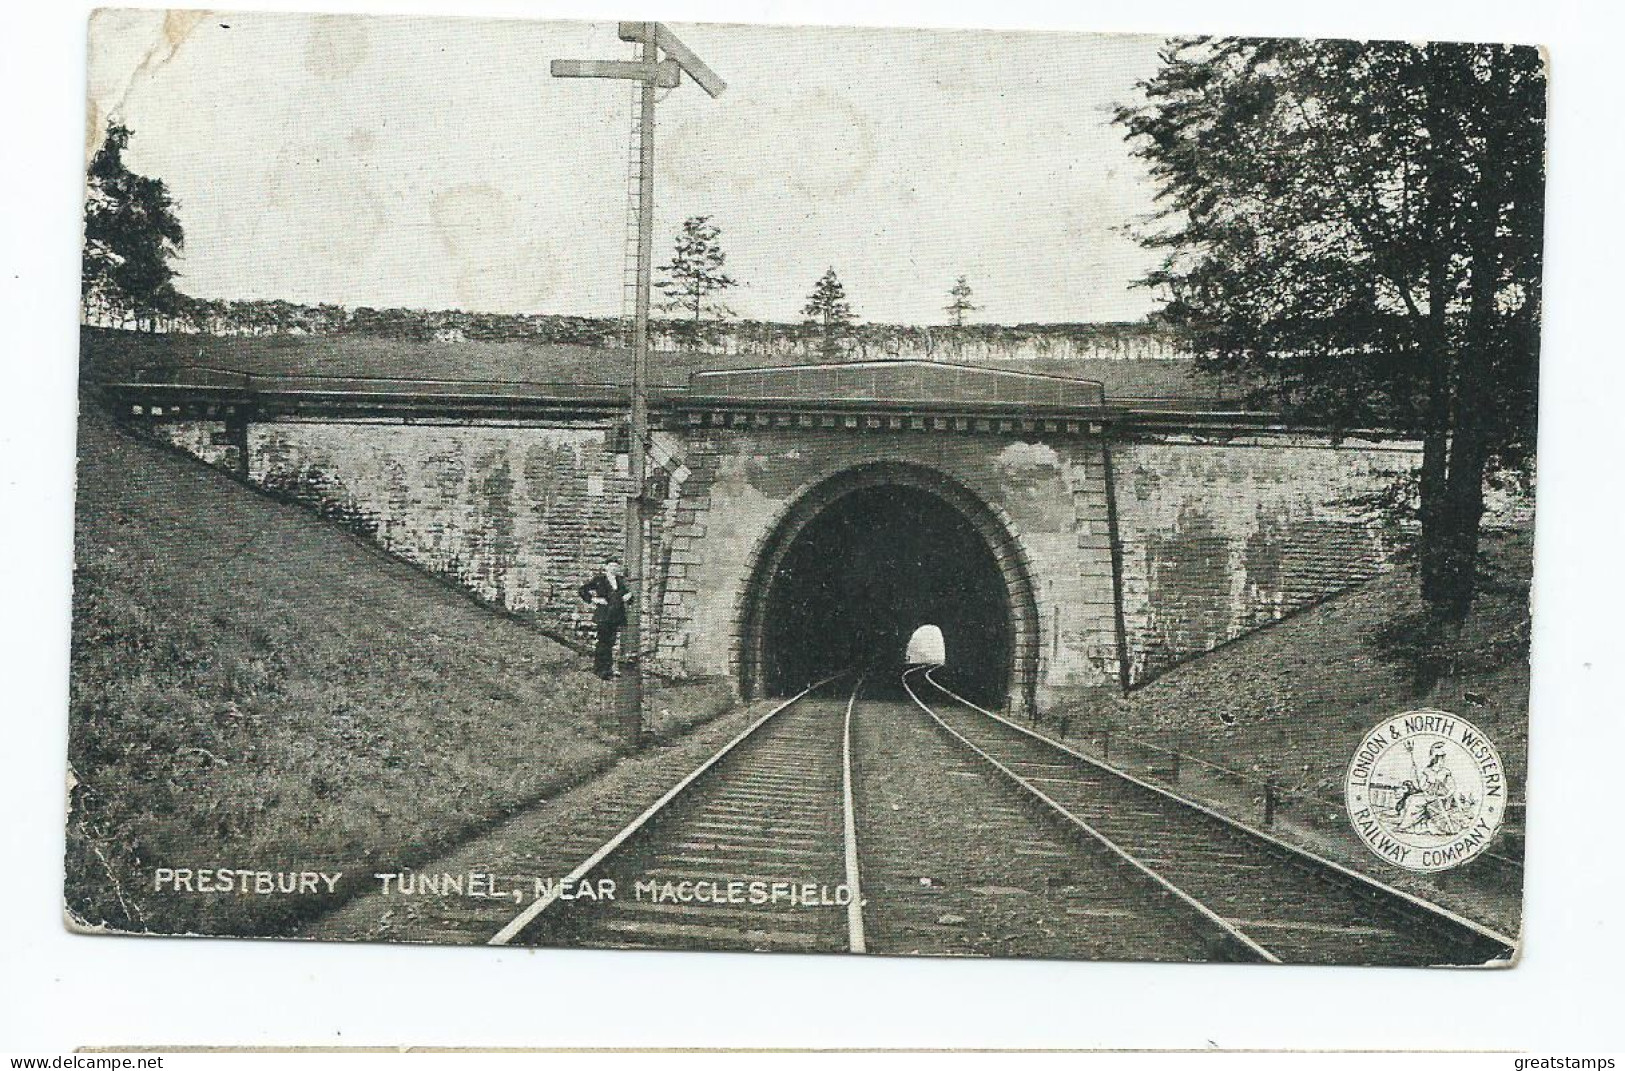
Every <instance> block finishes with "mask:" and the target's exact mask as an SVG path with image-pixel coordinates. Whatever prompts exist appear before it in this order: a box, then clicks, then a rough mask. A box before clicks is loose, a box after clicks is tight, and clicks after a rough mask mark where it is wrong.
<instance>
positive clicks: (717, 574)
mask: <svg viewBox="0 0 1625 1071" xmlns="http://www.w3.org/2000/svg"><path fill="white" fill-rule="evenodd" d="M881 458H883V459H885V460H887V461H889V462H896V463H904V464H908V465H913V466H918V467H919V468H920V469H923V470H927V471H929V472H932V473H936V474H940V475H941V476H944V477H946V478H948V479H949V480H952V481H954V482H955V483H957V484H959V485H961V486H962V487H963V488H965V489H966V490H968V491H969V492H970V493H971V494H973V495H974V496H976V497H977V498H978V499H980V500H981V501H982V502H983V503H985V504H986V505H987V506H988V507H989V508H991V510H992V511H993V512H994V513H995V515H996V516H997V518H998V521H999V523H1000V524H1001V525H1003V526H1004V527H1005V528H1006V530H1007V531H1008V533H1009V535H1010V536H1011V537H1012V538H1013V541H1014V544H1015V546H1016V547H1018V548H1019V552H1020V554H1021V556H1022V557H1023V558H1024V559H1025V560H1026V561H1027V562H1028V563H1029V564H1030V567H1031V571H1032V578H1031V579H1032V580H1033V582H1034V583H1033V595H1034V598H1035V601H1036V603H1037V609H1038V616H1039V621H1040V630H1039V632H1040V640H1041V643H1040V650H1039V651H1038V663H1039V664H1038V671H1037V672H1038V676H1037V693H1038V697H1039V699H1040V701H1041V702H1042V701H1044V700H1045V699H1046V698H1048V697H1053V696H1054V695H1056V694H1057V693H1059V692H1061V691H1063V690H1078V689H1092V688H1099V687H1103V686H1110V685H1111V684H1113V683H1114V682H1115V681H1116V678H1117V650H1116V640H1115V624H1114V620H1113V604H1112V572H1111V551H1110V546H1109V541H1108V533H1107V526H1106V503H1105V473H1104V468H1103V466H1102V463H1101V458H1100V449H1099V444H1098V443H1096V442H1062V443H1059V444H1057V445H1050V444H1047V443H1043V442H1029V441H1023V440H1021V439H1017V438H1009V437H997V436H990V435H959V436H954V435H933V434H920V433H910V432H906V431H903V432H891V431H885V430H876V431H850V430H845V429H823V428H816V429H814V428H772V429H761V430H736V429H722V428H706V429H699V430H695V431H694V432H692V433H691V434H690V436H689V439H688V444H687V464H688V467H689V468H690V469H691V470H692V475H691V476H690V478H689V481H688V483H687V485H686V488H685V491H684V494H683V496H682V499H681V501H680V502H679V504H678V507H677V513H676V517H675V522H674V528H673V529H672V539H671V548H672V555H671V562H672V570H673V572H672V576H671V578H670V580H669V581H668V588H667V595H666V603H665V606H664V608H663V613H662V620H663V621H664V623H665V629H664V632H663V634H662V637H661V644H662V648H661V650H662V655H663V656H664V657H666V658H669V659H672V660H676V661H680V662H682V663H683V664H684V665H685V666H687V667H688V668H689V670H690V671H691V672H707V673H717V672H733V671H736V670H737V668H738V665H739V660H740V653H741V652H740V647H741V643H742V639H743V637H742V636H741V635H740V632H739V625H740V621H741V618H742V616H743V615H742V607H743V600H744V599H745V597H746V591H745V587H746V585H747V584H748V582H749V579H750V571H751V568H752V565H753V563H754V561H755V559H756V557H757V556H758V555H759V554H760V552H761V550H762V548H763V546H764V545H765V543H766V542H767V540H768V539H769V538H770V536H772V534H773V532H774V530H775V528H776V527H777V526H778V525H779V523H780V522H781V521H782V519H783V518H784V516H785V514H786V512H787V511H788V510H789V509H790V508H791V506H792V504H793V503H794V502H795V501H796V500H797V499H798V498H799V497H800V496H801V495H803V494H805V493H807V492H808V491H810V490H811V489H813V488H814V487H816V486H818V485H819V484H820V483H822V482H824V481H826V480H829V479H831V478H833V477H838V476H839V475H840V474H842V473H843V472H847V471H849V470H851V469H853V468H855V467H858V466H861V465H864V464H867V463H870V462H873V461H875V460H877V459H881ZM678 570H681V571H682V575H678Z"/></svg>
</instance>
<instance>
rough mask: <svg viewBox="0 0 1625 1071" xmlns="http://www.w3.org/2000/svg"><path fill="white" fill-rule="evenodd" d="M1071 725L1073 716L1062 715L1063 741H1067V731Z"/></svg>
mask: <svg viewBox="0 0 1625 1071" xmlns="http://www.w3.org/2000/svg"><path fill="white" fill-rule="evenodd" d="M1071 724H1072V717H1071V715H1068V714H1062V715H1061V739H1062V740H1065V739H1066V730H1067V727H1068V726H1069V725H1071Z"/></svg>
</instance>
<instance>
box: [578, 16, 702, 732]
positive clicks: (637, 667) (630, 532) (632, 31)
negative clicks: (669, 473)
mask: <svg viewBox="0 0 1625 1071" xmlns="http://www.w3.org/2000/svg"><path fill="white" fill-rule="evenodd" d="M616 33H617V35H618V36H619V37H620V39H621V40H623V41H630V42H634V43H636V44H638V46H639V48H638V59H637V60H636V61H634V62H630V63H628V62H622V61H615V60H554V61H553V64H552V68H551V71H552V74H553V77H555V78H624V79H631V80H633V81H636V82H639V83H641V91H640V92H639V94H638V212H637V216H638V240H637V282H636V296H635V298H634V301H633V313H632V390H631V404H630V409H631V412H630V414H629V417H630V419H629V421H628V422H629V424H630V425H631V441H630V443H629V444H628V453H629V455H630V458H629V464H628V469H629V473H628V474H629V475H630V477H631V482H632V489H631V493H630V494H628V495H627V497H626V521H625V524H626V544H625V557H626V571H627V580H628V583H629V584H631V586H632V589H633V591H635V592H636V593H637V598H635V599H633V600H632V602H631V604H630V605H629V606H628V607H627V612H626V630H625V634H624V636H623V638H622V641H621V644H622V656H623V659H624V661H625V662H626V672H625V673H624V674H622V676H621V689H620V696H619V699H620V716H621V722H622V731H623V733H624V734H625V735H626V736H627V737H628V738H629V739H630V740H631V741H632V742H633V743H634V744H636V743H639V742H641V741H642V739H643V735H644V724H643V605H644V602H645V600H646V599H647V598H648V595H649V593H650V591H651V589H652V585H650V584H647V583H644V579H645V578H644V566H645V562H644V557H645V555H644V538H643V526H644V522H645V520H646V518H647V513H648V507H649V504H650V489H649V487H648V473H647V459H648V436H649V300H650V291H651V290H652V284H651V276H652V275H653V269H654V204H655V90H656V89H660V88H666V89H671V88H675V87H676V86H677V85H678V83H679V82H680V81H681V75H680V73H679V72H683V73H686V74H687V75H688V76H689V77H690V78H692V79H694V81H695V82H696V83H698V85H699V86H700V88H701V89H704V90H705V91H706V93H708V94H710V96H711V97H712V98H713V99H714V98H716V97H718V96H721V95H722V91H723V90H724V89H726V88H727V85H726V83H724V82H723V81H722V79H720V78H718V77H717V76H716V73H715V72H713V71H712V70H711V69H710V68H709V67H707V66H706V65H705V64H704V63H703V62H701V60H700V58H699V57H698V56H696V55H694V53H693V52H692V51H690V50H689V48H688V46H687V45H685V44H683V42H681V41H679V40H678V39H677V36H676V35H675V34H673V33H672V32H671V31H670V30H668V29H666V27H665V26H663V25H661V24H660V23H658V22H623V23H620V24H619V26H618V27H617V29H616ZM661 53H665V57H666V58H665V59H664V60H662V59H661Z"/></svg>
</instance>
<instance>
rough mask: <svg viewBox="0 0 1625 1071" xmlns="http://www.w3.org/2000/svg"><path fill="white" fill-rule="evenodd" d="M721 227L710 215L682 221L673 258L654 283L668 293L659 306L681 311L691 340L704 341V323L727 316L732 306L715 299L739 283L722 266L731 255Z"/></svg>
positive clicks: (731, 312) (695, 342) (663, 265)
mask: <svg viewBox="0 0 1625 1071" xmlns="http://www.w3.org/2000/svg"><path fill="white" fill-rule="evenodd" d="M721 233H722V232H721V230H720V229H719V228H718V227H717V226H716V225H715V224H714V223H712V222H711V217H710V216H691V217H689V218H688V219H686V220H684V221H683V229H682V231H681V232H679V233H678V235H677V245H676V248H675V250H674V251H673V252H672V257H671V260H670V261H669V262H668V263H666V264H662V265H661V266H660V272H661V275H662V276H663V277H662V278H661V279H658V280H656V282H655V286H656V287H658V288H659V289H660V292H661V293H663V294H665V295H666V300H665V301H663V302H661V305H660V307H661V308H662V309H664V310H665V311H667V312H681V313H683V314H684V316H683V319H682V320H680V321H678V323H680V324H682V325H683V328H682V332H683V334H684V335H686V336H687V341H688V342H689V343H690V344H697V343H699V342H701V341H703V339H702V335H703V332H704V323H705V321H706V320H707V319H708V318H709V319H711V320H713V321H715V320H725V319H728V318H730V317H731V316H733V310H732V309H730V308H728V306H726V305H724V304H723V303H722V302H720V301H717V300H715V296H716V295H717V294H720V293H722V292H723V291H725V290H730V289H732V288H733V287H735V286H737V285H739V284H738V282H737V280H735V279H734V278H733V277H732V276H731V275H729V274H728V273H727V272H726V271H724V270H723V266H724V265H725V264H726V263H727V260H728V255H727V254H726V253H724V252H723V251H722V245H721V243H720V242H719V241H718V238H719V236H720V235H721Z"/></svg>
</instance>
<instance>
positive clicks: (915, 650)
mask: <svg viewBox="0 0 1625 1071" xmlns="http://www.w3.org/2000/svg"><path fill="white" fill-rule="evenodd" d="M903 660H904V661H905V662H908V663H909V664H910V665H925V666H940V665H942V664H943V663H944V662H946V661H947V660H948V655H947V648H946V647H945V646H944V644H943V642H942V630H941V629H940V628H938V627H937V626H935V625H921V626H920V627H919V628H917V629H915V630H914V635H912V636H910V637H909V638H908V653H907V654H906V655H905V656H904V659H903Z"/></svg>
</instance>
